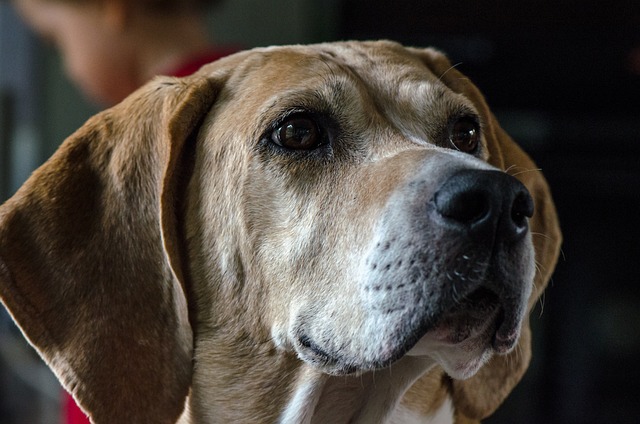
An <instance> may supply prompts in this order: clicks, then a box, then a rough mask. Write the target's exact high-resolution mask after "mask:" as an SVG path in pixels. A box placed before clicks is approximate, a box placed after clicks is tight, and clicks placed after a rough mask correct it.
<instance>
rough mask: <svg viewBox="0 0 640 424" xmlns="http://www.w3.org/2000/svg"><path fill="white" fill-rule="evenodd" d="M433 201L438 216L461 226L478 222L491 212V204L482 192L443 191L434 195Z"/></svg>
mask: <svg viewBox="0 0 640 424" xmlns="http://www.w3.org/2000/svg"><path fill="white" fill-rule="evenodd" d="M434 201H435V205H436V209H437V211H438V213H440V215H442V216H443V217H445V218H449V219H452V220H455V221H458V222H460V223H463V224H472V223H474V222H477V221H480V220H482V219H483V218H485V217H486V216H487V215H488V214H489V213H490V211H491V202H490V201H489V198H488V196H487V193H485V192H484V191H482V190H461V191H458V190H443V191H440V192H438V193H436V195H435V198H434Z"/></svg>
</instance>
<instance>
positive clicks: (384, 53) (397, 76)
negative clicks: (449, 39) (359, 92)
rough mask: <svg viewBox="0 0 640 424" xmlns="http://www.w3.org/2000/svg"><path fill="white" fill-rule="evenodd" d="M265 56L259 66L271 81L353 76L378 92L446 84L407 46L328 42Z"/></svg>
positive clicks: (271, 51) (272, 51)
mask: <svg viewBox="0 0 640 424" xmlns="http://www.w3.org/2000/svg"><path fill="white" fill-rule="evenodd" d="M261 53H262V54H263V55H265V56H266V61H265V63H264V66H263V67H262V69H261V70H260V74H261V76H262V77H263V78H265V79H268V80H269V81H270V82H272V83H273V82H276V81H281V82H283V83H285V84H295V82H296V81H299V82H301V83H303V84H309V83H313V81H327V80H330V78H332V77H333V78H340V77H342V78H345V77H346V78H350V79H352V80H357V81H358V82H359V83H361V84H362V85H364V86H368V87H369V88H370V89H371V90H372V91H375V92H377V93H385V92H387V91H391V92H393V94H394V95H397V94H398V93H397V89H398V87H399V86H402V87H404V86H412V87H413V88H415V87H420V86H422V87H425V86H428V87H430V88H432V87H437V88H439V89H442V88H444V84H441V83H440V81H439V80H438V78H437V77H436V76H435V75H434V74H433V73H432V72H431V71H430V70H429V69H428V68H427V67H426V66H425V65H424V64H423V63H422V62H421V61H420V60H419V59H418V58H417V57H415V56H414V55H413V54H411V53H410V52H409V51H408V50H407V49H405V48H403V47H401V46H398V45H395V44H381V43H329V44H318V45H311V46H292V47H281V48H277V47H276V48H271V49H265V50H262V51H261Z"/></svg>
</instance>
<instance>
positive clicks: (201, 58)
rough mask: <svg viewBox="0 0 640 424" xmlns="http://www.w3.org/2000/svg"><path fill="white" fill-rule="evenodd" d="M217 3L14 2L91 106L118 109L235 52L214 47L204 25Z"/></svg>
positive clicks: (157, 0)
mask: <svg viewBox="0 0 640 424" xmlns="http://www.w3.org/2000/svg"><path fill="white" fill-rule="evenodd" d="M219 2H220V0H135V1H131V0H13V3H14V5H15V6H16V8H17V10H18V11H19V13H20V14H21V15H22V16H23V18H24V20H25V21H26V22H27V24H29V25H30V26H31V27H32V28H33V29H34V30H35V31H36V32H37V33H38V34H40V35H41V36H42V37H43V38H45V39H46V40H49V41H50V42H51V43H52V44H53V45H54V46H55V47H56V48H57V49H58V50H59V52H60V54H61V56H62V58H63V61H64V66H65V71H66V73H67V74H68V76H69V77H70V78H71V80H72V81H73V82H74V83H75V84H76V85H77V86H78V87H79V88H80V89H81V91H82V92H83V93H84V94H85V95H86V96H87V97H88V98H89V99H91V100H92V101H94V102H96V103H98V104H100V105H104V106H110V105H113V104H115V103H118V102H119V101H121V100H122V99H124V98H125V97H127V95H129V94H130V93H131V92H132V91H134V90H135V89H136V88H138V87H139V86H141V85H142V84H144V83H145V82H147V81H148V80H149V79H150V78H151V77H153V76H155V75H174V76H184V75H188V74H190V73H192V72H194V71H195V70H197V69H198V68H199V67H200V66H201V65H203V64H205V63H208V62H212V61H213V60H215V59H217V58H219V57H221V56H224V55H226V54H228V53H230V52H231V51H220V50H217V49H215V48H214V47H213V44H212V42H211V40H210V39H209V36H208V31H207V26H206V23H205V19H204V17H205V16H206V10H207V8H209V7H211V6H213V5H214V4H216V3H219Z"/></svg>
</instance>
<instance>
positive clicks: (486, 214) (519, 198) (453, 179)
mask: <svg viewBox="0 0 640 424" xmlns="http://www.w3.org/2000/svg"><path fill="white" fill-rule="evenodd" d="M432 201H433V204H434V207H435V211H436V212H437V213H438V214H439V215H440V216H441V217H442V218H444V219H445V221H443V224H444V225H445V226H446V228H451V229H453V228H455V229H456V230H458V231H464V232H466V234H467V235H468V236H470V237H472V238H473V239H475V240H482V241H489V240H494V237H495V238H497V239H498V240H502V241H508V242H517V241H518V240H521V239H522V237H523V236H524V235H525V234H526V233H527V231H528V229H529V221H528V218H531V217H532V216H533V200H532V198H531V196H530V195H529V191H528V190H527V188H526V187H525V186H524V185H523V184H522V183H521V182H520V181H518V180H517V179H515V178H514V177H512V176H509V175H507V174H505V173H503V172H500V171H485V170H463V171H458V172H457V173H455V174H453V175H452V176H450V177H449V178H448V179H447V180H446V181H445V182H444V183H443V184H442V185H441V186H440V188H439V189H438V191H436V193H435V195H434V197H433V198H432Z"/></svg>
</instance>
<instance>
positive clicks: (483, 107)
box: [411, 49, 562, 419]
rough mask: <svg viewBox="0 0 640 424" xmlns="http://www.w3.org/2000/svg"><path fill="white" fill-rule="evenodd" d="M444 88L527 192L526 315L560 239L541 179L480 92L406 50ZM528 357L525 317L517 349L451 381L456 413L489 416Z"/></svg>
mask: <svg viewBox="0 0 640 424" xmlns="http://www.w3.org/2000/svg"><path fill="white" fill-rule="evenodd" d="M411 51H412V52H413V53H414V54H415V55H416V56H418V57H419V58H420V59H421V60H422V62H423V63H424V64H425V65H426V66H427V67H428V68H429V69H430V70H431V72H433V73H434V74H435V75H436V77H438V78H439V79H440V80H441V81H442V82H443V83H444V84H446V85H447V86H448V87H449V88H450V89H452V90H453V91H454V92H456V93H460V94H462V95H464V96H465V97H467V98H468V99H469V100H471V101H472V102H473V104H474V105H475V107H476V108H477V110H478V112H479V113H480V115H481V119H482V123H483V132H484V137H485V139H486V143H487V148H488V151H489V159H488V161H489V163H491V164H492V165H494V166H496V167H497V168H499V169H502V170H505V171H506V172H508V173H510V174H512V175H514V176H515V177H516V178H518V179H519V180H520V181H522V183H523V184H524V185H525V186H526V187H527V188H528V189H529V192H530V193H531V196H532V197H533V200H534V204H535V213H534V216H533V217H532V218H531V220H530V221H529V225H530V228H531V234H532V239H533V245H534V248H535V260H536V269H537V272H536V276H535V280H534V290H533V293H532V295H531V298H530V299H529V311H531V309H532V308H533V306H534V305H535V302H536V301H537V300H538V298H539V297H540V295H541V294H542V292H543V290H544V288H545V287H546V286H547V283H548V282H549V278H550V277H551V274H552V272H553V269H554V268H555V265H556V262H557V259H558V254H559V251H560V243H561V241H562V235H561V233H560V227H559V224H558V217H557V214H556V209H555V206H554V203H553V199H552V197H551V192H550V190H549V186H548V185H547V182H546V180H545V179H544V177H543V175H542V173H541V172H540V170H539V169H538V167H537V166H536V165H535V164H534V163H533V161H532V160H531V159H530V158H529V156H527V154H526V153H524V151H522V149H521V148H520V147H519V146H518V145H517V144H516V143H515V142H514V141H513V140H512V139H511V138H510V137H509V135H507V133H506V132H505V131H504V130H503V129H502V128H501V127H500V125H499V124H498V121H497V120H496V118H495V116H494V115H493V113H492V112H491V111H490V110H489V107H488V106H487V103H486V101H485V99H484V96H483V95H482V94H481V93H480V90H478V88H477V87H476V86H475V85H474V84H473V83H472V82H471V81H470V80H469V79H468V78H467V77H465V76H464V75H462V74H461V73H460V72H459V71H458V70H457V69H455V67H453V66H452V65H451V63H450V62H449V60H448V59H447V58H446V57H445V56H444V55H443V54H442V53H440V52H438V51H436V50H433V49H411ZM530 358H531V329H530V328H529V320H528V317H527V319H525V322H524V323H523V328H522V335H521V337H520V341H519V343H518V346H516V348H515V349H514V350H513V351H512V352H511V353H510V354H508V355H505V356H495V357H494V358H493V359H492V360H491V361H490V362H489V363H488V364H487V365H485V366H484V367H483V368H481V369H480V371H479V372H478V373H477V374H476V375H475V376H474V377H472V378H470V379H468V380H464V381H453V383H452V387H453V397H454V403H455V406H456V409H457V410H459V411H461V412H462V413H463V414H464V415H466V416H467V417H468V418H471V419H482V418H485V417H487V416H489V415H491V414H492V413H493V412H494V411H495V410H496V408H497V407H498V406H499V405H500V404H501V403H502V401H503V400H504V399H505V398H506V396H507V395H508V394H509V393H510V392H511V390H512V389H513V387H514V386H515V385H516V384H517V383H518V382H519V381H520V379H521V378H522V376H523V375H524V372H525V371H526V369H527V367H528V366H529V361H530Z"/></svg>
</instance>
